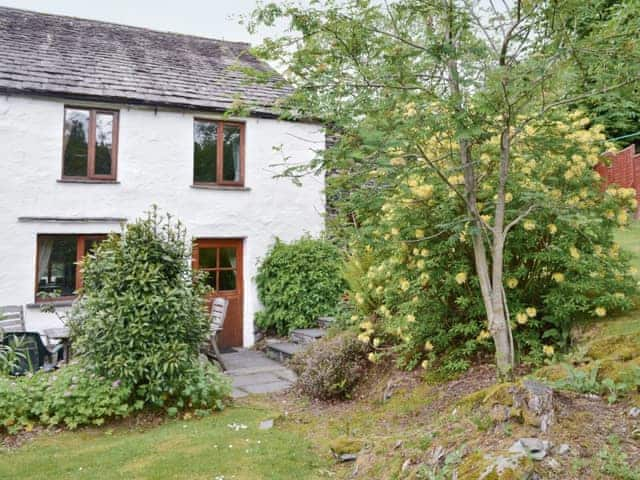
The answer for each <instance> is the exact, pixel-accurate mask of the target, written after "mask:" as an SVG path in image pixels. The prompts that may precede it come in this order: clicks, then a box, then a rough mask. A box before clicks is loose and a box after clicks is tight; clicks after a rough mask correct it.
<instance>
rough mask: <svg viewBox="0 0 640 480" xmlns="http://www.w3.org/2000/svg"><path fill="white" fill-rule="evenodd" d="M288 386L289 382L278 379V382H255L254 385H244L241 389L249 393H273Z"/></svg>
mask: <svg viewBox="0 0 640 480" xmlns="http://www.w3.org/2000/svg"><path fill="white" fill-rule="evenodd" d="M290 386H291V383H289V382H285V381H284V380H280V381H278V382H271V383H256V384H254V385H247V386H246V387H242V389H243V390H245V391H247V392H249V393H274V392H281V391H283V390H286V389H287V388H289V387H290Z"/></svg>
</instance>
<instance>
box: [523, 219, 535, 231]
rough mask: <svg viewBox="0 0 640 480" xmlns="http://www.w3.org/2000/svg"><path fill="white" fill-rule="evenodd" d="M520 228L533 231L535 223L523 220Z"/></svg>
mask: <svg viewBox="0 0 640 480" xmlns="http://www.w3.org/2000/svg"><path fill="white" fill-rule="evenodd" d="M522 227H523V228H524V229H525V230H527V231H531V230H535V228H536V222H534V221H533V220H525V222H524V223H523V224H522Z"/></svg>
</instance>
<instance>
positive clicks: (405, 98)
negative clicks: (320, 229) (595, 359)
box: [250, 0, 639, 377]
mask: <svg viewBox="0 0 640 480" xmlns="http://www.w3.org/2000/svg"><path fill="white" fill-rule="evenodd" d="M482 5H485V4H484V3H483V4H482ZM586 12H587V10H586V7H585V6H584V5H582V4H580V3H579V2H553V1H547V2H528V1H512V2H507V1H504V2H501V3H500V4H498V3H497V2H493V1H489V2H488V3H486V8H484V9H483V8H482V7H481V6H479V5H478V4H477V2H468V1H460V0H424V1H416V0H413V1H410V0H400V1H397V2H393V3H391V2H383V3H379V2H371V1H367V0H352V1H348V2H337V1H333V0H327V1H323V2H320V1H314V2H311V6H310V7H301V6H295V5H293V4H284V5H282V4H280V5H276V4H268V5H266V6H264V7H261V8H259V9H258V10H256V11H255V12H254V14H253V16H252V21H251V24H250V28H251V29H255V28H256V27H258V26H260V25H266V26H271V25H273V24H274V23H275V22H276V21H278V20H281V19H286V20H287V21H288V24H289V27H290V33H289V34H288V35H285V36H283V37H281V38H277V39H269V40H266V41H265V42H264V44H263V45H262V46H261V47H259V48H257V49H255V53H256V54H257V55H258V56H260V57H261V58H263V59H266V60H270V61H275V62H279V63H281V64H282V65H286V66H287V72H286V73H287V77H288V79H289V80H290V81H292V82H293V83H294V85H295V87H296V90H295V93H294V94H293V95H292V96H291V97H289V98H288V99H286V100H285V101H284V102H283V111H284V112H286V114H287V115H290V116H291V115H295V116H301V117H314V118H321V119H323V120H324V121H326V122H327V123H328V124H330V125H333V126H334V127H335V128H336V130H339V131H340V134H341V140H340V142H339V143H338V145H337V147H336V148H335V150H334V152H328V153H327V154H325V155H324V157H322V158H319V159H318V162H317V163H316V164H315V165H314V166H313V167H324V168H334V167H341V168H344V167H345V166H348V165H349V164H351V165H357V164H365V165H367V167H368V168H370V169H375V168H376V167H377V166H379V165H382V164H388V163H389V162H395V163H396V164H397V165H399V166H401V165H406V166H416V165H418V166H420V167H421V168H422V169H423V170H424V173H425V175H427V176H429V178H433V179H436V178H437V179H438V181H439V182H440V184H442V185H444V186H446V188H448V189H449V191H450V192H451V194H452V195H455V196H456V197H457V198H458V199H459V200H460V202H461V204H462V207H463V208H462V211H461V212H460V213H459V214H457V213H456V212H452V215H454V216H453V217H452V218H450V220H449V222H448V224H446V225H441V229H442V232H447V231H451V229H452V227H453V226H455V225H457V224H460V223H463V224H466V223H468V225H469V230H468V235H469V238H470V242H471V246H472V251H473V257H474V263H475V273H476V275H477V279H478V285H479V288H480V292H481V296H482V300H483V305H484V309H485V312H486V317H487V322H488V329H489V331H490V332H491V336H492V337H493V340H494V343H495V348H496V360H497V366H498V370H499V373H500V375H501V376H502V377H508V376H510V375H511V371H512V369H513V366H514V361H515V360H514V345H513V336H512V329H511V325H510V322H509V313H508V308H507V298H506V295H505V288H504V253H505V244H506V242H507V239H508V236H509V234H510V232H511V231H512V230H513V229H514V227H516V226H517V225H518V224H519V223H520V222H522V221H523V220H525V219H526V218H527V217H528V216H529V215H530V214H532V212H534V211H535V210H536V209H537V208H540V207H541V206H542V205H544V204H545V202H546V201H547V197H548V195H547V192H545V191H543V190H542V191H540V190H538V189H531V188H529V189H527V187H526V186H523V185H521V184H514V182H513V178H512V168H511V166H512V160H513V158H512V155H513V149H514V145H517V144H518V143H519V142H525V141H527V139H529V138H532V137H535V138H536V141H538V142H540V141H542V142H544V140H545V136H544V135H546V134H541V135H540V136H537V135H536V132H535V131H533V130H531V129H528V128H527V127H528V126H530V125H531V124H532V122H534V121H543V122H544V121H548V122H552V121H554V118H553V115H554V112H555V111H556V110H559V109H564V108H566V107H567V106H571V105H576V104H578V103H579V102H582V101H586V100H587V99H590V98H596V97H599V98H605V95H611V94H612V93H613V92H615V91H617V90H619V89H620V88H622V87H627V86H630V85H636V84H637V83H638V80H639V77H638V70H637V66H633V67H630V68H622V65H615V68H613V66H612V65H611V62H612V61H616V60H617V57H611V56H610V55H607V52H610V51H611V50H612V49H618V48H625V49H626V51H627V55H626V56H625V63H626V64H627V65H628V62H629V61H630V60H632V59H636V58H637V56H638V48H637V44H636V41H635V37H636V33H637V31H638V27H639V25H638V18H637V16H636V18H630V17H628V16H624V17H622V16H620V15H615V16H612V17H611V18H610V19H608V20H606V21H603V22H601V23H598V24H597V25H594V27H593V29H592V30H591V31H589V32H586V33H585V34H584V35H565V34H563V31H564V30H566V25H567V23H568V22H569V21H571V20H572V19H574V20H575V19H576V18H580V17H582V16H584V15H586V14H587V13H586ZM613 32H615V34H612V33H613ZM577 56H579V57H580V58H581V60H582V62H583V63H584V64H588V65H589V66H590V69H591V70H592V71H597V72H598V73H599V75H598V76H597V78H594V79H593V82H591V83H589V84H587V85H582V86H581V88H580V89H578V87H575V88H574V85H575V82H572V80H573V79H574V78H575V76H576V70H577V65H576V61H575V58H576V57H577ZM569 84H570V85H571V86H572V88H567V85H569ZM390 127H392V128H390ZM543 131H544V132H548V130H547V129H543ZM429 142H436V143H437V144H438V145H437V148H432V147H433V145H432V146H431V147H430V148H427V145H428V143H429ZM492 142H493V143H494V144H495V146H497V148H496V149H493V150H492V151H490V152H489V151H488V150H491V149H487V145H489V144H491V143H492ZM434 151H437V152H440V155H439V156H434V155H433V154H432V153H433V152H434ZM337 152H342V155H338V154H337ZM483 153H484V154H485V155H486V156H487V158H484V159H483V160H482V161H481V158H480V157H481V155H482V154H483ZM345 162H346V163H345ZM297 173H299V167H297V166H292V167H290V168H288V169H286V170H285V171H284V174H289V175H295V174H297ZM427 185H429V186H430V187H431V188H432V187H433V185H432V183H431V182H427ZM485 185H486V186H487V188H488V189H491V190H492V192H493V197H492V198H491V199H490V203H491V209H490V218H489V217H488V216H487V215H489V213H485V211H483V207H486V202H480V200H479V198H480V196H481V192H483V189H485ZM375 188H377V189H379V190H380V189H382V190H384V189H385V184H384V183H382V184H380V183H376V184H375ZM425 188H426V189H425V191H424V192H423V194H424V195H425V196H428V195H429V193H428V191H427V190H428V188H427V187H425ZM516 189H519V190H524V191H525V192H526V193H523V194H522V198H525V199H526V201H525V202H523V203H521V204H520V205H521V207H520V208H518V209H517V210H514V209H510V208H508V207H507V203H508V202H507V201H506V198H507V194H508V193H510V191H514V190H516ZM481 203H482V204H483V205H481ZM352 220H353V222H354V224H355V225H357V224H358V219H357V218H352Z"/></svg>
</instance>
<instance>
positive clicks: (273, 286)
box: [256, 237, 345, 335]
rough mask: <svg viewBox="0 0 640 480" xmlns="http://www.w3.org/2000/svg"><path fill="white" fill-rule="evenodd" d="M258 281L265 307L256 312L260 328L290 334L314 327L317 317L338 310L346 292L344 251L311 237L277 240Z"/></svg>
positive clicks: (263, 264) (258, 276) (265, 260)
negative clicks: (288, 240) (292, 331)
mask: <svg viewBox="0 0 640 480" xmlns="http://www.w3.org/2000/svg"><path fill="white" fill-rule="evenodd" d="M256 285H257V286H258V297H259V299H260V302H261V303H262V305H263V307H264V308H263V310H262V311H260V312H258V314H257V315H256V324H257V325H258V326H259V327H260V328H262V329H264V330H274V331H276V332H277V333H278V334H280V335H286V334H288V333H289V331H290V330H293V329H294V328H305V327H311V326H313V325H315V322H316V319H317V317H319V316H325V315H331V314H333V313H334V312H335V310H336V306H337V304H338V301H339V298H340V295H341V294H342V293H343V292H344V288H345V285H344V283H343V280H342V277H341V258H340V253H339V251H338V250H337V249H336V247H334V246H333V245H332V244H330V243H329V242H327V241H324V240H315V239H312V238H310V237H303V238H301V239H299V240H297V241H294V242H292V243H290V244H286V243H284V242H282V241H280V240H276V243H275V244H274V245H273V247H272V248H271V249H270V250H269V252H268V253H267V256H266V257H265V258H264V260H263V261H262V263H261V264H260V266H259V267H258V274H257V275H256Z"/></svg>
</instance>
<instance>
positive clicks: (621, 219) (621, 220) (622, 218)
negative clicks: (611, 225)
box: [617, 210, 629, 225]
mask: <svg viewBox="0 0 640 480" xmlns="http://www.w3.org/2000/svg"><path fill="white" fill-rule="evenodd" d="M617 220H618V225H626V224H627V222H628V221H629V215H627V212H625V211H624V210H621V211H620V212H618V216H617Z"/></svg>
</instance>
